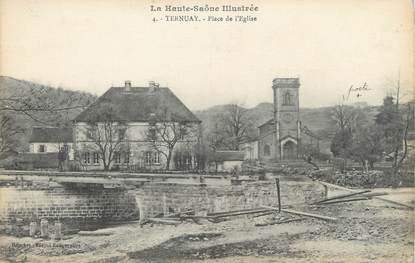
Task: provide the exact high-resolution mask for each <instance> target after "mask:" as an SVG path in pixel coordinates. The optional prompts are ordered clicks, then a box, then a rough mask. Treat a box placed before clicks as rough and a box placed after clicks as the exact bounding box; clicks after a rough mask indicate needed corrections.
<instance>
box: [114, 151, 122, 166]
mask: <svg viewBox="0 0 415 263" xmlns="http://www.w3.org/2000/svg"><path fill="white" fill-rule="evenodd" d="M114 162H115V163H116V164H119V163H121V154H120V152H114Z"/></svg>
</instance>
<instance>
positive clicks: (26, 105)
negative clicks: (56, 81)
mask: <svg viewBox="0 0 415 263" xmlns="http://www.w3.org/2000/svg"><path fill="white" fill-rule="evenodd" d="M95 100H96V96H95V95H92V94H90V93H86V92H79V91H71V90H65V89H62V88H54V87H50V86H45V85H41V84H37V83H33V82H30V81H25V80H19V79H15V78H12V77H7V76H0V119H1V120H5V119H6V118H7V119H9V120H10V121H9V122H8V126H5V127H4V126H3V127H1V130H0V135H1V138H0V140H1V139H2V138H4V136H6V135H7V133H10V131H15V130H19V131H21V133H18V134H14V135H13V136H7V137H9V139H10V140H12V141H13V147H12V151H27V150H28V138H29V137H30V132H31V127H32V126H67V125H70V124H71V120H72V119H73V118H74V117H75V116H76V115H78V114H79V113H80V112H81V111H82V110H83V108H84V107H85V106H88V105H89V104H91V103H92V102H93V101H95ZM8 109H14V110H8ZM21 109H23V110H21ZM27 109H31V110H27ZM45 109H50V110H45ZM53 109H59V110H58V111H54V110H53Z"/></svg>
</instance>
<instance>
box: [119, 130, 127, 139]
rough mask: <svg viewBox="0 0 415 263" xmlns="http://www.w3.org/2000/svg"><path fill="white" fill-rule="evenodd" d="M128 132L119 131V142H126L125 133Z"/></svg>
mask: <svg viewBox="0 0 415 263" xmlns="http://www.w3.org/2000/svg"><path fill="white" fill-rule="evenodd" d="M126 131H127V129H126V128H120V129H118V140H119V141H123V140H125V133H126Z"/></svg>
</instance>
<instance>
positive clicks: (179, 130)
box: [73, 81, 201, 170]
mask: <svg viewBox="0 0 415 263" xmlns="http://www.w3.org/2000/svg"><path fill="white" fill-rule="evenodd" d="M200 124H201V121H200V120H199V119H198V118H197V117H196V116H195V115H194V114H193V113H192V112H191V111H190V110H189V109H188V108H187V107H186V106H185V105H184V104H183V103H182V102H181V101H180V100H179V99H178V98H177V97H176V96H175V95H174V94H173V92H172V91H171V90H170V89H169V88H166V87H159V85H158V84H156V83H154V82H150V83H149V86H148V87H133V86H131V82H129V81H126V82H125V85H124V86H123V87H111V88H110V89H109V90H108V91H107V92H105V94H103V95H102V96H101V97H100V98H98V100H97V101H96V102H95V103H93V104H92V105H91V106H90V107H88V108H87V109H85V110H84V111H83V112H82V113H81V114H79V115H78V116H77V117H76V118H75V119H74V125H73V129H74V149H75V152H76V159H77V160H78V163H79V165H81V166H82V167H83V168H84V169H88V170H91V169H114V168H117V169H127V168H129V169H151V170H154V169H166V168H167V163H168V162H169V163H170V165H169V168H170V169H175V168H181V167H177V166H178V165H179V164H186V167H187V168H188V169H191V168H193V167H195V166H196V165H197V158H196V155H195V147H196V145H198V142H199V139H200V136H201V135H200V132H201V130H200ZM169 153H170V154H169Z"/></svg>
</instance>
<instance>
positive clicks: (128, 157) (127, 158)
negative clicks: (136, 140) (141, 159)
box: [124, 152, 130, 163]
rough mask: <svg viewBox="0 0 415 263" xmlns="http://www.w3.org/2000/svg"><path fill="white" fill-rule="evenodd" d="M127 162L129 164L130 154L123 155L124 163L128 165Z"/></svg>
mask: <svg viewBox="0 0 415 263" xmlns="http://www.w3.org/2000/svg"><path fill="white" fill-rule="evenodd" d="M129 162H130V153H129V152H125V153H124V163H129Z"/></svg>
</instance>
